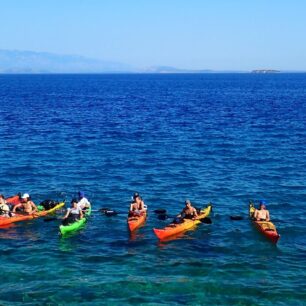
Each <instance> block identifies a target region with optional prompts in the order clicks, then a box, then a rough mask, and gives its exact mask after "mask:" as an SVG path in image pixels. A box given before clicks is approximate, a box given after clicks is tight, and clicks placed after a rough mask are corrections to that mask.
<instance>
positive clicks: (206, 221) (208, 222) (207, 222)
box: [200, 217, 212, 224]
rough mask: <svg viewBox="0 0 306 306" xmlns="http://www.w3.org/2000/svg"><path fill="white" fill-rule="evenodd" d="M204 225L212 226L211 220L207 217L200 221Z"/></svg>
mask: <svg viewBox="0 0 306 306" xmlns="http://www.w3.org/2000/svg"><path fill="white" fill-rule="evenodd" d="M200 221H201V222H202V223H205V224H212V221H211V219H210V218H208V217H206V218H203V219H201V220H200Z"/></svg>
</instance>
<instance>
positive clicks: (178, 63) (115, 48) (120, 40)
mask: <svg viewBox="0 0 306 306" xmlns="http://www.w3.org/2000/svg"><path fill="white" fill-rule="evenodd" d="M305 36H306V1H304V0H291V1H287V0H278V1H276V0H249V1H248V0H151V1H150V0H61V1H58V0H27V1H22V0H0V49H7V50H30V51H37V52H51V53H57V54H74V55H82V56H86V57H91V58H97V59H102V60H110V61H117V62H122V63H125V64H129V65H132V66H134V67H138V68H143V67H150V66H173V67H178V68H185V69H213V70H252V69H260V68H262V69H264V68H265V69H268V68H270V69H279V70H300V71H302V70H303V71H306V39H305Z"/></svg>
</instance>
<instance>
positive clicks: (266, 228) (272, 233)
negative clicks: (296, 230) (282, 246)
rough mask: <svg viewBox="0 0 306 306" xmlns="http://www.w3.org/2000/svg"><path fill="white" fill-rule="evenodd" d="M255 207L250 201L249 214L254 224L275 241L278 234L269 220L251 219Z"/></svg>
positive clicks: (278, 236)
mask: <svg viewBox="0 0 306 306" xmlns="http://www.w3.org/2000/svg"><path fill="white" fill-rule="evenodd" d="M254 212H255V207H254V205H253V204H252V203H250V208H249V214H250V219H251V221H252V223H253V224H254V226H255V227H256V228H257V229H258V230H259V231H260V232H261V233H262V234H264V236H266V237H267V238H268V239H269V240H270V241H272V242H273V243H277V241H278V239H279V238H280V235H279V234H278V233H277V230H276V227H275V225H274V224H273V223H272V222H271V221H256V220H254V219H253V215H254Z"/></svg>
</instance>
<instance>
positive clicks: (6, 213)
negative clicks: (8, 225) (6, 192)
mask: <svg viewBox="0 0 306 306" xmlns="http://www.w3.org/2000/svg"><path fill="white" fill-rule="evenodd" d="M0 215H1V216H2V217H10V208H9V206H8V205H7V203H6V201H5V198H4V196H3V194H0Z"/></svg>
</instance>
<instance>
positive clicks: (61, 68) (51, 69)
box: [0, 50, 134, 73]
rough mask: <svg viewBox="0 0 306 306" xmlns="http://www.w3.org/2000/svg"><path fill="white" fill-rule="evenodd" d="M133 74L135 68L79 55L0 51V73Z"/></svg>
mask: <svg viewBox="0 0 306 306" xmlns="http://www.w3.org/2000/svg"><path fill="white" fill-rule="evenodd" d="M125 71H126V72H132V71H134V69H133V67H131V66H129V65H126V64H123V63H118V62H111V61H103V60H98V59H92V58H87V57H84V56H77V55H59V54H53V53H48V52H33V51H15V50H14V51H12V50H0V73H103V72H125Z"/></svg>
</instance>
